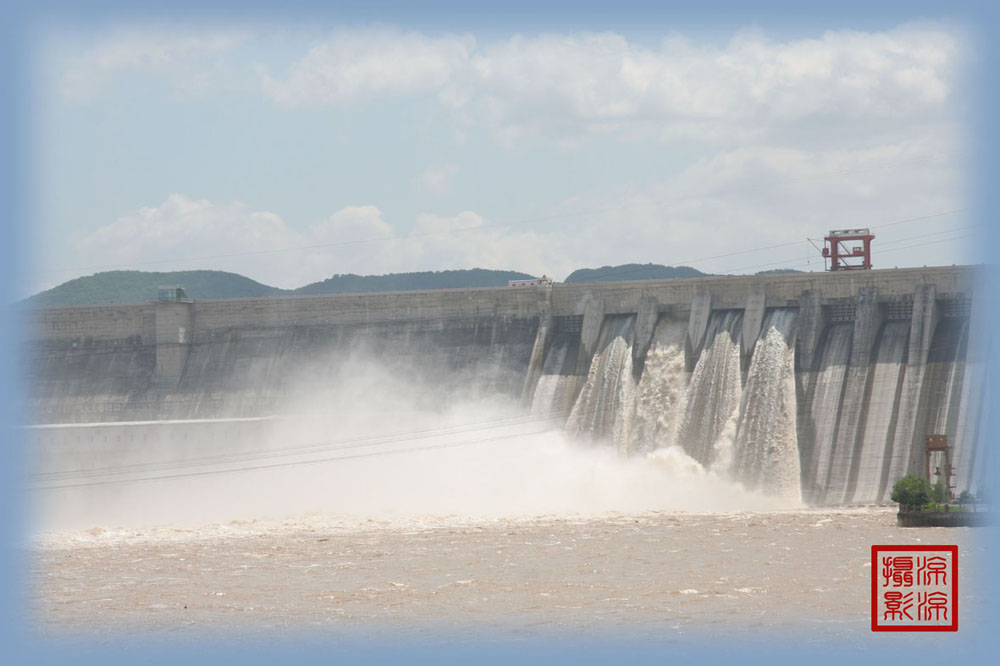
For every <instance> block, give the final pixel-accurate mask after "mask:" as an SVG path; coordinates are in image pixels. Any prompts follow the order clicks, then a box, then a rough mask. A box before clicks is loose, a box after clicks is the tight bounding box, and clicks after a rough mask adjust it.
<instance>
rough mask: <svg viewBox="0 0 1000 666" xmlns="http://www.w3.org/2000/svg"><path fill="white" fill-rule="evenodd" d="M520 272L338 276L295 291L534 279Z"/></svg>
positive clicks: (479, 284)
mask: <svg viewBox="0 0 1000 666" xmlns="http://www.w3.org/2000/svg"><path fill="white" fill-rule="evenodd" d="M531 278H532V276H531V275H528V274H527V273H518V272H516V271H491V270H486V269H483V268H472V269H469V270H458V271H424V272H422V273H390V274H389V275H354V274H353V273H347V274H346V275H334V276H333V277H331V278H327V279H326V280H323V281H322V282H313V283H312V284H307V285H306V286H304V287H299V288H298V289H296V290H295V291H294V293H295V294H302V295H305V294H336V293H340V292H348V291H351V292H354V291H409V290H411V289H459V288H462V287H506V286H507V282H508V281H509V280H530V279H531Z"/></svg>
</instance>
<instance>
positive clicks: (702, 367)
mask: <svg viewBox="0 0 1000 666" xmlns="http://www.w3.org/2000/svg"><path fill="white" fill-rule="evenodd" d="M742 323H743V314H742V312H715V313H712V316H711V318H710V320H709V324H708V331H707V332H706V334H705V348H704V349H703V350H702V352H701V356H699V357H698V362H697V364H696V365H695V368H694V372H692V374H691V383H690V384H689V385H688V390H687V401H686V402H687V404H686V405H685V412H684V420H683V421H682V422H681V426H680V431H679V434H678V440H677V441H678V442H680V444H681V445H682V446H683V447H684V450H685V451H686V452H687V454H688V455H689V456H691V457H692V458H694V459H695V460H697V461H698V462H700V463H701V464H702V465H703V466H704V467H706V468H708V467H711V466H712V465H713V464H714V463H716V462H718V463H719V465H720V467H722V468H726V467H728V466H729V463H730V461H731V459H732V445H733V439H734V438H735V434H736V419H737V416H738V410H739V406H740V398H741V396H742V391H743V389H742V385H741V382H740V327H741V326H742Z"/></svg>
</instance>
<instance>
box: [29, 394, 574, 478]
mask: <svg viewBox="0 0 1000 666" xmlns="http://www.w3.org/2000/svg"><path fill="white" fill-rule="evenodd" d="M557 414H559V412H557V411H555V410H553V411H552V412H548V413H543V414H537V415H536V414H532V415H529V416H527V417H524V416H518V417H507V418H502V419H492V420H487V421H480V422H476V423H471V424H467V425H462V426H445V427H439V428H430V429H424V430H411V431H405V432H392V433H384V434H378V435H368V436H363V437H356V438H351V439H341V440H325V441H321V442H312V443H309V444H304V445H302V446H296V447H290V448H282V449H280V450H276V451H245V452H239V453H229V454H218V455H213V456H203V457H198V458H185V459H183V460H179V461H163V462H159V463H135V464H131V465H118V466H115V467H99V468H89V469H81V470H67V471H63V472H43V473H38V474H35V475H33V476H32V478H33V479H35V480H38V481H48V480H57V479H63V478H86V477H94V476H107V475H111V474H124V473H132V472H150V471H159V470H161V469H177V468H184V467H198V466H205V465H218V464H226V463H234V462H244V461H247V460H261V459H268V458H282V457H290V456H303V455H307V454H312V453H322V452H326V451H340V450H348V449H357V448H368V447H374V446H382V445H385V444H394V443H399V442H416V441H420V440H425V439H434V438H439V437H448V436H454V435H464V434H467V433H472V432H480V431H482V430H492V429H497V428H505V427H512V426H520V425H528V424H536V423H544V422H546V421H552V420H553V419H554V418H555V417H556V415H557Z"/></svg>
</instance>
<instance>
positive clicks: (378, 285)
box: [23, 264, 797, 307]
mask: <svg viewBox="0 0 1000 666" xmlns="http://www.w3.org/2000/svg"><path fill="white" fill-rule="evenodd" d="M765 272H767V273H785V272H789V273H792V272H797V271H788V270H780V269H779V270H775V271H765ZM532 277H533V276H531V275H528V274H527V273H520V272H517V271H494V270H486V269H482V268H472V269H468V270H455V271H424V272H419V273H392V274H389V275H354V274H351V273H348V274H346V275H334V276H333V277H331V278H328V279H326V280H323V281H322V282H313V283H312V284H307V285H305V286H304V287H299V288H298V289H279V288H277V287H271V286H268V285H266V284H261V283H260V282H257V281H255V280H251V279H250V278H248V277H244V276H242V275H238V274H236V273H226V272H224V271H207V270H206V271H172V272H165V273H155V272H144V271H108V272H105V273H97V274H95V275H89V276H87V277H82V278H76V279H75V280H70V281H69V282H64V283H63V284H61V285H59V286H58V287H53V288H52V289H48V290H46V291H43V292H41V293H38V294H35V295H34V296H30V297H29V298H27V299H25V300H24V301H23V303H24V304H26V305H29V306H32V307H65V306H73V305H92V304H98V303H145V302H147V301H151V300H153V299H155V298H156V288H157V287H159V286H161V285H164V286H166V285H180V286H182V287H184V289H185V291H186V292H187V294H188V296H190V297H191V298H194V299H197V300H207V299H214V298H257V297H260V296H282V295H284V296H289V295H296V296H298V295H319V294H338V293H356V292H373V291H409V290H413V289H461V288H468V287H504V286H506V285H507V282H508V281H509V280H527V279H530V278H532ZM691 277H710V274H708V273H702V272H701V271H699V270H696V269H694V268H689V267H687V266H677V267H673V266H661V265H659V264H623V265H621V266H603V267H601V268H581V269H579V270H576V271H573V272H572V273H571V274H570V275H569V276H568V277H567V278H566V280H565V281H566V282H608V281H617V280H662V279H665V278H691Z"/></svg>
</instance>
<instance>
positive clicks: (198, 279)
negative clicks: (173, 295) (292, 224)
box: [24, 271, 291, 308]
mask: <svg viewBox="0 0 1000 666" xmlns="http://www.w3.org/2000/svg"><path fill="white" fill-rule="evenodd" d="M160 285H164V286H166V285H180V286H182V287H184V290H185V291H186V292H187V294H188V296H190V297H191V298H195V299H204V298H242V297H248V296H249V297H256V296H278V295H281V294H288V293H291V292H289V291H287V290H285V289H277V288H276V287H269V286H267V285H266V284H261V283H260V282H257V281H255V280H251V279H250V278H248V277H243V276H242V275H238V274H236V273H226V272H223V271H170V272H166V273H157V272H146V271H107V272H104V273H96V274H94V275H88V276H87V277H81V278H76V279H75V280H70V281H69V282H64V283H62V284H61V285H59V286H58V287H53V288H52V289H48V290H46V291H43V292H40V293H38V294H35V295H34V296H30V297H28V298H27V299H25V300H24V303H26V304H27V305H31V306H35V307H46V308H48V307H64V306H71V305H91V304H96V303H144V302H146V301H151V300H153V299H155V298H156V288H157V287H159V286H160Z"/></svg>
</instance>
